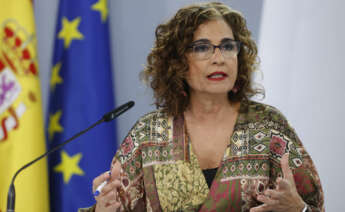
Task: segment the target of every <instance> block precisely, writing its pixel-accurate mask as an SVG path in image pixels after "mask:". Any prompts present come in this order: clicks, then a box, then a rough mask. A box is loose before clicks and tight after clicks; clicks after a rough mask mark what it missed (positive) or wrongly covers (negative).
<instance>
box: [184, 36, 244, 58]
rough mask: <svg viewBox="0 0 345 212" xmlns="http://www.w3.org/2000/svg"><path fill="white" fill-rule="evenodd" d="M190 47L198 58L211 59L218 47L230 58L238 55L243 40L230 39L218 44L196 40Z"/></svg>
mask: <svg viewBox="0 0 345 212" xmlns="http://www.w3.org/2000/svg"><path fill="white" fill-rule="evenodd" d="M188 48H189V49H191V53H192V56H193V57H194V58H195V59H197V60H207V59H209V58H210V57H211V56H212V55H213V54H214V52H215V50H216V48H219V50H220V52H221V53H222V55H223V57H224V58H227V59H229V58H233V57H235V56H237V55H238V53H239V52H240V48H241V42H240V41H235V40H230V39H229V40H226V41H224V42H222V43H221V44H220V45H218V46H217V45H213V44H211V43H206V42H196V43H192V44H191V45H190V46H189V47H188Z"/></svg>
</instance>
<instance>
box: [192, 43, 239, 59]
mask: <svg viewBox="0 0 345 212" xmlns="http://www.w3.org/2000/svg"><path fill="white" fill-rule="evenodd" d="M227 41H232V42H235V44H236V46H237V49H238V50H237V52H236V55H238V54H239V53H240V51H241V46H242V42H241V41H238V40H233V39H228V40H227ZM199 44H207V45H210V46H212V48H213V51H212V54H214V52H215V51H216V48H218V49H219V51H220V52H222V49H221V47H222V45H223V44H224V42H223V43H220V44H219V45H214V44H212V43H209V42H202V41H195V42H193V43H191V44H190V45H189V46H188V47H187V49H193V48H194V47H195V46H197V45H199ZM192 53H194V51H193V52H192Z"/></svg>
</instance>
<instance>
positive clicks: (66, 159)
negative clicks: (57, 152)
mask: <svg viewBox="0 0 345 212" xmlns="http://www.w3.org/2000/svg"><path fill="white" fill-rule="evenodd" d="M81 158H82V154H81V153H78V154H75V155H74V156H71V157H70V156H69V155H68V154H67V152H65V151H61V162H60V163H59V164H58V165H56V166H55V167H54V171H55V172H61V173H62V174H63V181H64V182H65V184H67V183H68V182H69V180H70V179H71V177H72V175H80V176H82V175H84V171H83V170H82V169H81V168H80V167H79V165H78V163H79V161H80V159H81Z"/></svg>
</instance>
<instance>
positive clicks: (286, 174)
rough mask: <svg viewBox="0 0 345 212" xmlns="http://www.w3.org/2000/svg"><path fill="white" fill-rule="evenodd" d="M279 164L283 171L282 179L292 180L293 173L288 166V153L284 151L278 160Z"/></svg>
mask: <svg viewBox="0 0 345 212" xmlns="http://www.w3.org/2000/svg"><path fill="white" fill-rule="evenodd" d="M280 165H281V168H282V171H283V175H284V179H287V180H289V181H290V182H294V178H293V174H292V171H291V169H290V166H289V153H285V154H284V155H283V157H282V158H281V160H280Z"/></svg>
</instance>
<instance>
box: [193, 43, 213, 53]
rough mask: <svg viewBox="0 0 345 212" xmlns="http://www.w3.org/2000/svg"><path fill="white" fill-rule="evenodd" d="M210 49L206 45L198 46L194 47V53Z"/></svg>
mask: <svg viewBox="0 0 345 212" xmlns="http://www.w3.org/2000/svg"><path fill="white" fill-rule="evenodd" d="M209 49H210V45H207V44H199V45H196V46H194V51H195V52H207V51H208V50H209Z"/></svg>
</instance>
